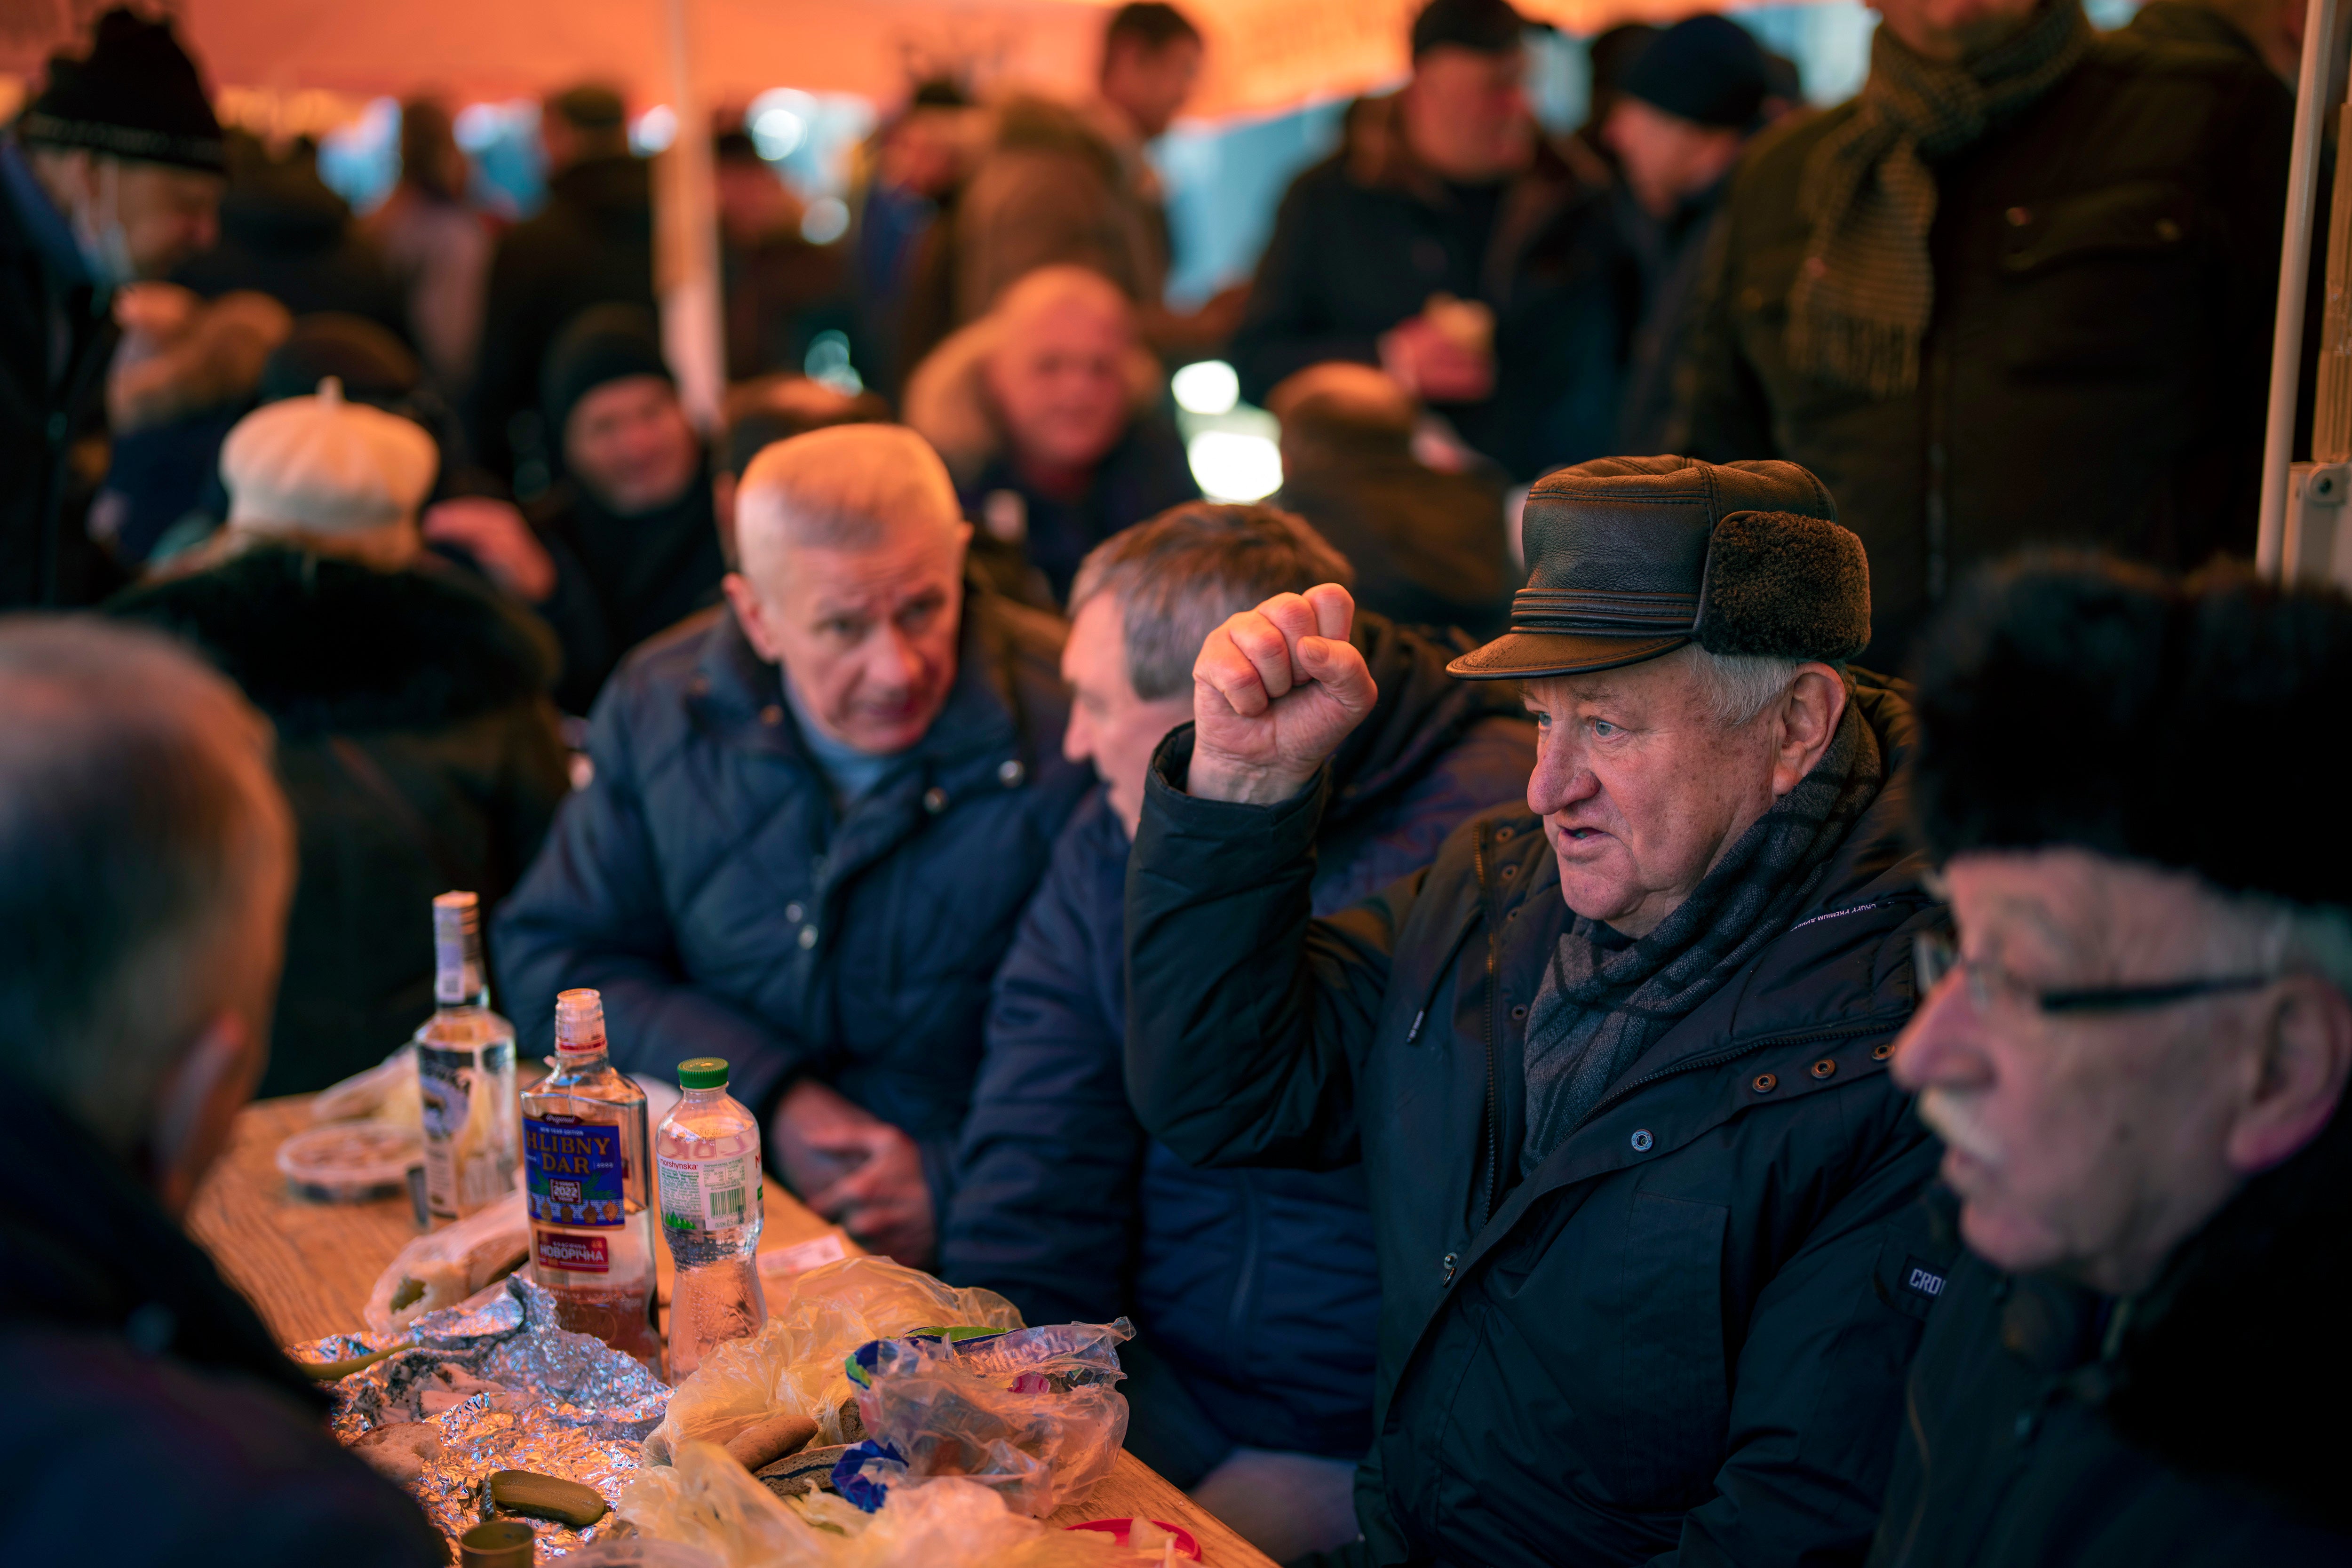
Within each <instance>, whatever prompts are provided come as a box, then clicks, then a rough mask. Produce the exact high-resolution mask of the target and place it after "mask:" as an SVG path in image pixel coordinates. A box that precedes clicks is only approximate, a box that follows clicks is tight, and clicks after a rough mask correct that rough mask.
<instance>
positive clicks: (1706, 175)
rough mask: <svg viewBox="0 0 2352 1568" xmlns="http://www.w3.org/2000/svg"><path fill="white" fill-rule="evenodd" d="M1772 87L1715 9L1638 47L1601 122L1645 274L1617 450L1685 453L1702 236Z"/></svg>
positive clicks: (1710, 228) (1620, 204) (1732, 25)
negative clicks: (1686, 377)
mask: <svg viewBox="0 0 2352 1568" xmlns="http://www.w3.org/2000/svg"><path fill="white" fill-rule="evenodd" d="M1770 91H1771V80H1770V76H1769V70H1768V68H1767V67H1766V64H1765V58H1764V51H1763V49H1762V48H1761V47H1759V46H1758V44H1757V42H1756V39H1755V37H1754V35H1752V34H1751V33H1749V32H1748V29H1747V28H1745V27H1743V26H1740V25H1739V24H1738V23H1737V22H1734V21H1730V20H1728V19H1727V18H1725V17H1722V16H1693V17H1692V18H1690V20H1688V21H1686V22H1677V23H1675V25H1674V26H1671V27H1669V28H1667V29H1666V30H1665V31H1664V33H1662V34H1660V35H1659V36H1658V37H1657V38H1656V39H1655V40H1654V41H1653V42H1652V43H1651V44H1650V46H1649V47H1647V48H1646V49H1644V50H1643V52H1642V55H1641V58H1639V59H1637V60H1635V61H1634V62H1633V67H1632V68H1631V69H1630V70H1628V71H1627V72H1626V74H1625V78H1624V80H1623V82H1622V85H1621V87H1620V89H1619V91H1618V93H1617V96H1616V101H1615V102H1614V103H1613V104H1612V106H1611V108H1610V110H1609V118H1608V120H1607V121H1606V122H1604V123H1603V125H1602V126H1601V139H1602V140H1603V141H1605V142H1608V143H1609V145H1610V147H1611V149H1612V151H1614V152H1615V153H1616V154H1617V168H1618V173H1619V175H1620V178H1621V181H1622V184H1620V185H1619V186H1618V189H1617V192H1616V196H1615V207H1616V215H1617V221H1618V226H1619V232H1620V234H1621V235H1622V237H1623V239H1624V242H1625V247H1626V249H1627V251H1628V253H1629V254H1630V257H1631V259H1632V262H1633V267H1634V268H1635V270H1636V272H1637V273H1638V275H1639V277H1640V279H1641V290H1640V305H1639V310H1640V314H1639V316H1638V317H1637V318H1636V325H1635V326H1634V329H1633V344H1632V347H1631V349H1630V351H1629V353H1628V354H1627V359H1626V367H1625V380H1624V384H1623V391H1622V394H1621V398H1622V401H1621V402H1620V403H1619V405H1618V410H1617V431H1618V436H1617V447H1618V449H1619V450H1620V451H1622V452H1627V453H1632V454H1635V455H1639V456H1643V457H1649V456H1655V455H1658V454H1662V453H1666V452H1678V451H1680V450H1681V449H1682V447H1683V445H1684V443H1683V440H1682V432H1681V430H1680V429H1679V427H1678V421H1677V419H1676V404H1675V374H1676V372H1677V371H1679V370H1680V368H1681V365H1682V358H1683V348H1684V344H1685V341H1686V340H1687V339H1688V337H1689V335H1690V325H1691V322H1692V321H1693V319H1694V318H1695V317H1696V315H1697V313H1698V307H1699V300H1698V293H1699V280H1700V275H1701V272H1702V269H1703V263H1704V262H1705V260H1706V239H1707V236H1708V235H1709V234H1711V233H1713V232H1714V229H1715V215H1716V212H1717V209H1718V208H1720V207H1721V206H1722V205H1723V193H1724V191H1725V189H1726V188H1727V187H1728V186H1729V184H1730V183H1731V171H1732V169H1733V167H1734V166H1735V165H1737V164H1738V162H1739V154H1740V153H1741V151H1742V150H1743V149H1744V148H1745V147H1746V146H1747V143H1748V136H1749V135H1750V134H1751V133H1752V132H1755V131H1756V129H1757V128H1758V127H1759V125H1760V124H1762V122H1763V113H1764V101H1765V99H1766V97H1767V96H1768V95H1769V93H1770Z"/></svg>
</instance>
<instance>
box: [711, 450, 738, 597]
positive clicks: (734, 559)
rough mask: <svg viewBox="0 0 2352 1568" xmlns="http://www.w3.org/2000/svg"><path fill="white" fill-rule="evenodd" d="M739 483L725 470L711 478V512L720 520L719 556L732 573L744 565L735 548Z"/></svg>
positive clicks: (722, 469)
mask: <svg viewBox="0 0 2352 1568" xmlns="http://www.w3.org/2000/svg"><path fill="white" fill-rule="evenodd" d="M738 483H739V481H738V480H737V479H736V478H735V476H734V475H732V474H730V473H729V472H728V471H727V470H726V469H724V468H721V469H719V471H718V472H717V473H715V474H713V475H711V476H710V510H711V512H712V514H713V515H714V516H716V517H717V518H718V520H719V558H720V559H721V560H723V561H725V562H726V563H727V567H728V570H729V571H730V572H731V571H733V570H734V569H735V568H736V567H738V566H740V565H741V564H742V563H743V557H742V555H741V554H740V552H738V551H737V549H736V546H735V488H736V485H737V484H738Z"/></svg>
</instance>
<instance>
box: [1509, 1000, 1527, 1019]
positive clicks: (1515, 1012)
mask: <svg viewBox="0 0 2352 1568" xmlns="http://www.w3.org/2000/svg"><path fill="white" fill-rule="evenodd" d="M1511 1016H1512V1017H1514V1018H1524V1017H1526V1016H1528V1008H1527V1004H1526V1003H1524V1002H1522V1003H1521V1004H1519V1005H1517V1006H1516V1007H1514V1008H1512V1009H1511Z"/></svg>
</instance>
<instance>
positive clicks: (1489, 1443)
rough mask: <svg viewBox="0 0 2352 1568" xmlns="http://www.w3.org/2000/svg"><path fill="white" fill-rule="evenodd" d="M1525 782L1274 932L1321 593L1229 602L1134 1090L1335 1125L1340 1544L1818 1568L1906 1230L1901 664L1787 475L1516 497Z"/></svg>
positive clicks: (1513, 660)
mask: <svg viewBox="0 0 2352 1568" xmlns="http://www.w3.org/2000/svg"><path fill="white" fill-rule="evenodd" d="M1526 516H1527V524H1526V525H1527V537H1528V543H1529V558H1530V561H1531V563H1532V567H1533V571H1532V574H1531V585H1530V586H1529V587H1528V589H1527V590H1526V591H1524V592H1522V593H1521V594H1520V595H1518V597H1517V602H1516V604H1515V605H1514V609H1513V618H1512V626H1513V629H1512V630H1511V632H1509V633H1508V634H1507V635H1506V636H1505V637H1501V638H1500V639H1498V640H1496V641H1495V642H1493V643H1490V644H1488V645H1486V647H1482V648H1479V649H1478V650H1477V651H1475V652H1474V653H1470V654H1467V655H1465V656H1464V657H1462V658H1459V659H1456V660H1455V661H1454V664H1453V665H1452V666H1451V667H1450V668H1451V669H1452V672H1453V673H1454V674H1455V675H1457V676H1460V677H1463V678H1465V679H1516V680H1518V681H1521V682H1522V683H1523V689H1524V693H1525V697H1526V700H1527V706H1528V710H1529V711H1530V712H1531V713H1532V714H1533V715H1534V716H1535V719H1536V722H1537V725H1538V757H1537V762H1536V766H1535V772H1534V774H1533V776H1532V777H1530V778H1529V780H1528V800H1527V808H1526V809H1525V810H1519V809H1516V808H1514V809H1509V810H1506V811H1502V812H1499V813H1494V814H1489V815H1487V816H1481V817H1478V818H1476V819H1474V820H1473V821H1471V822H1470V823H1467V824H1465V826H1462V827H1461V828H1459V829H1457V830H1456V831H1455V832H1454V835H1453V836H1452V837H1450V838H1449V839H1448V840H1447V841H1446V843H1445V844H1444V847H1442V848H1441V850H1440V851H1439V854H1438V857H1437V860H1436V863H1435V864H1434V865H1433V866H1432V867H1431V868H1428V869H1427V870H1425V871H1423V872H1420V873H1418V874H1416V875H1414V876H1412V877H1410V878H1407V879H1404V880H1402V881H1400V882H1398V883H1395V884H1393V885H1392V886H1391V887H1390V888H1389V889H1387V890H1386V891H1384V892H1383V893H1381V895H1379V896H1378V897H1376V898H1374V899H1372V900H1370V901H1369V902H1367V903H1365V904H1362V905H1360V906H1358V907H1357V908H1356V909H1354V910H1349V911H1347V912H1344V913H1342V914H1340V915H1339V916H1337V917H1335V918H1331V919H1328V920H1322V921H1316V920H1311V919H1310V918H1309V910H1308V898H1309V888H1310V884H1311V881H1312V879H1313V875H1314V868H1315V863H1314V857H1313V854H1312V845H1313V843H1314V838H1315V833H1316V825H1317V822H1318V818H1319V817H1320V816H1321V815H1322V813H1323V810H1324V799H1325V795H1326V793H1327V789H1328V785H1327V783H1326V779H1327V776H1328V775H1327V772H1326V767H1327V759H1328V757H1329V755H1330V753H1331V752H1332V751H1333V749H1334V748H1335V747H1336V746H1337V745H1338V744H1339V742H1340V741H1341V739H1342V738H1343V737H1345V736H1346V734H1347V733H1348V731H1349V729H1350V728H1351V727H1352V726H1353V725H1354V724H1355V723H1356V722H1357V721H1358V720H1359V719H1360V717H1361V716H1362V715H1363V714H1364V713H1365V712H1366V711H1367V710H1369V708H1370V703H1371V700H1372V697H1373V687H1372V682H1371V679H1370V676H1369V674H1368V673H1367V672H1366V669H1365V668H1364V665H1363V662H1362V660H1361V658H1360V656H1358V655H1357V654H1356V653H1355V651H1354V650H1353V648H1352V647H1350V646H1349V643H1348V641H1347V640H1346V639H1347V633H1348V627H1349V620H1350V617H1351V614H1352V606H1351V605H1350V604H1349V599H1348V595H1347V594H1346V593H1345V591H1344V590H1342V589H1340V588H1338V587H1336V586H1330V585H1325V586H1322V587H1318V588H1316V589H1314V590H1313V591H1311V592H1310V593H1308V594H1307V595H1303V596H1301V595H1283V596H1280V597H1277V598H1274V599H1269V600H1267V601H1266V602H1265V604H1264V605H1260V606H1259V607H1258V608H1257V609H1255V610H1253V611H1249V612H1245V613H1244V614H1242V615H1239V616H1234V617H1233V618H1232V619H1230V620H1228V621H1227V622H1226V623H1225V624H1224V626H1222V627H1221V628H1219V630H1218V631H1216V632H1215V633H1214V634H1213V635H1212V636H1211V637H1210V638H1209V639H1208V641H1207V643H1206V644H1205V645H1204V646H1203V647H1202V651H1201V655H1200V658H1199V662H1198V664H1197V665H1196V667H1195V669H1194V676H1193V679H1194V718H1195V722H1194V725H1193V727H1192V729H1191V730H1183V729H1180V730H1178V731H1175V732H1174V733H1173V734H1171V736H1170V737H1169V738H1168V739H1167V740H1166V741H1165V742H1163V743H1162V745H1161V747H1160V752H1158V754H1157V755H1156V756H1155V758H1154V759H1153V767H1152V772H1151V776H1150V779H1149V781H1148V783H1147V785H1146V799H1145V804H1144V810H1143V816H1142V823H1141V828H1140V831H1139V834H1138V836H1137V838H1136V843H1135V849H1134V854H1133V858H1132V861H1131V866H1130V870H1129V883H1128V930H1129V988H1130V993H1131V997H1132V1000H1131V1003H1130V1006H1129V1036H1128V1078H1129V1090H1130V1093H1131V1094H1132V1096H1133V1098H1134V1100H1135V1103H1136V1107H1137V1110H1138V1111H1139V1113H1140V1115H1141V1118H1142V1120H1143V1121H1144V1123H1145V1125H1146V1126H1147V1127H1149V1128H1150V1131H1152V1132H1153V1134H1154V1135H1156V1136H1157V1137H1159V1138H1160V1140H1162V1141H1163V1142H1165V1143H1167V1144H1168V1146H1169V1147H1171V1149H1173V1150H1175V1151H1176V1152H1178V1154H1180V1155H1181V1157H1183V1158H1184V1159H1187V1160H1190V1161H1192V1162H1195V1163H1208V1164H1234V1165H1240V1164H1265V1165H1292V1166H1308V1167H1321V1166H1329V1165H1335V1164H1339V1163H1343V1162H1346V1161H1349V1160H1354V1159H1358V1158H1359V1157H1360V1158H1361V1160H1362V1162H1363V1164H1364V1170H1365V1173H1366V1178H1367V1181H1368V1184H1369V1186H1370V1201H1371V1209H1372V1220H1373V1226H1374V1234H1375V1240H1376V1245H1377V1247H1378V1252H1379V1257H1380V1264H1381V1289H1382V1291H1383V1305H1382V1322H1381V1343H1380V1362H1379V1372H1378V1384H1377V1389H1376V1401H1377V1403H1376V1406H1375V1411H1374V1429H1375V1433H1376V1436H1375V1439H1374V1447H1373V1449H1372V1452H1371V1454H1370V1458H1368V1460H1367V1462H1366V1464H1365V1466H1364V1468H1363V1469H1362V1470H1361V1471H1360V1475H1359V1479H1358V1488H1357V1506H1358V1512H1359V1515H1360V1520H1361V1522H1362V1523H1363V1526H1364V1529H1365V1532H1366V1536H1367V1541H1366V1543H1365V1545H1364V1547H1363V1548H1362V1549H1361V1550H1362V1551H1363V1552H1366V1553H1368V1554H1369V1558H1370V1561H1374V1562H1379V1563H1433V1562H1445V1563H1479V1564H1502V1563H1539V1562H1540V1563H1553V1562H1561V1561H1570V1562H1575V1563H1637V1562H1638V1563H1676V1562H1683V1563H1792V1562H1805V1563H1835V1562H1853V1561H1858V1560H1859V1558H1860V1557H1861V1555H1862V1553H1863V1552H1864V1550H1865V1549H1866V1547H1867V1544H1868V1542H1869V1537H1870V1532H1871V1529H1872V1526H1873V1523H1874V1517H1875V1514H1876V1510H1877V1505H1878V1500H1879V1497H1880V1493H1881V1490H1882V1489H1883V1487H1884V1485H1885V1479H1886V1470H1887V1464H1888V1455H1889V1454H1890V1452H1891V1450H1892V1448H1893V1447H1894V1438H1895V1418H1896V1412H1897V1408H1898V1404H1899V1398H1900V1386H1901V1381H1902V1374H1903V1369H1904V1366H1905V1364H1906V1363H1907V1362H1908V1360H1909V1359H1910V1355H1911V1352H1912V1350H1913V1347H1914V1345H1915V1344H1916V1341H1917V1337H1918V1333H1919V1330H1920V1324H1921V1322H1922V1321H1924V1319H1925V1317H1926V1314H1927V1309H1928V1307H1929V1306H1930V1305H1931V1304H1932V1303H1933V1300H1934V1298H1935V1295H1936V1293H1937V1291H1938V1290H1939V1289H1941V1285H1942V1279H1943V1274H1944V1259H1945V1257H1946V1252H1945V1250H1944V1249H1943V1248H1941V1247H1938V1245H1937V1243H1936V1242H1935V1241H1934V1240H1933V1239H1932V1237H1931V1233H1930V1231H1929V1227H1928V1225H1927V1216H1926V1214H1925V1212H1924V1210H1923V1209H1922V1207H1921V1205H1918V1204H1917V1203H1916V1198H1917V1196H1918V1194H1919V1191H1920V1189H1921V1187H1922V1186H1923V1185H1924V1184H1926V1182H1927V1180H1928V1179H1929V1177H1930V1176H1931V1175H1932V1173H1933V1171H1934V1167H1935V1162H1936V1155H1937V1151H1936V1149H1935V1145H1934V1143H1933V1141H1932V1140H1931V1139H1930V1138H1929V1137H1928V1136H1927V1132H1926V1131H1925V1129H1923V1128H1922V1127H1921V1126H1920V1125H1919V1123H1918V1122H1917V1121H1916V1118H1915V1117H1914V1116H1913V1114H1912V1112H1911V1110H1910V1108H1909V1106H1908V1104H1907V1102H1906V1100H1905V1098H1904V1096H1903V1094H1902V1092H1901V1090H1900V1089H1897V1088H1896V1087H1895V1084H1894V1083H1893V1082H1892V1081H1891V1079H1889V1078H1888V1076H1887V1072H1886V1062H1885V1058H1887V1056H1888V1054H1889V1052H1890V1050H1891V1047H1892V1044H1893V1041H1894V1037H1895V1033H1896V1031H1897V1030H1898V1029H1899V1028H1900V1027H1901V1026H1902V1025H1903V1023H1904V1021H1905V1020H1906V1018H1907V1017H1908V1016H1909V1014H1910V1012H1911V1007H1912V1002H1913V985H1912V978H1911V961H1910V954H1911V949H1912V938H1913V937H1914V935H1915V934H1916V932H1918V931H1921V930H1923V929H1927V928H1930V927H1933V926H1935V925H1936V924H1937V921H1938V919H1939V917H1938V915H1937V912H1936V910H1935V908H1934V904H1933V900H1931V899H1930V898H1929V897H1928V896H1927V894H1926V893H1925V892H1924V891H1923V890H1922V889H1921V887H1920V882H1919V879H1920V871H1921V868H1920V865H1919V863H1918V862H1917V861H1916V859H1915V858H1913V857H1912V855H1911V854H1910V852H1909V851H1908V850H1907V848H1906V846H1905V844H1904V842H1903V839H1902V820H1903V817H1904V802H1903V799H1902V793H1903V792H1902V789H1901V786H1900V785H1899V784H1897V783H1896V782H1895V781H1896V775H1897V770H1898V769H1899V767H1900V765H1901V763H1902V762H1903V758H1904V754H1905V752H1906V748H1907V746H1908V744H1909V735H1910V729H1911V719H1910V711H1909V708H1908V705H1907V702H1906V697H1905V695H1904V690H1903V689H1902V688H1900V687H1898V686H1897V685H1895V683H1893V682H1891V681H1888V680H1886V679H1884V678H1882V677H1879V676H1875V675H1871V674H1867V673H1865V672H1864V671H1861V670H1858V669H1851V668H1846V667H1845V665H1844V663H1843V661H1844V660H1845V659H1846V658H1849V657H1851V656H1852V655H1853V653H1854V652H1856V651H1857V650H1858V649H1860V648H1861V647H1862V646H1863V645H1864V643H1865V642H1866V641H1867V640H1868V638H1869V626H1870V620H1869V615H1870V609H1869V601H1868V589H1867V586H1866V584H1867V581H1868V569H1867V565H1866V563H1865V562H1864V558H1863V552H1862V547H1861V544H1860V542H1858V541H1856V540H1855V539H1854V537H1853V535H1852V534H1851V533H1849V532H1847V531H1845V530H1843V528H1840V527H1839V526H1837V524H1836V522H1835V521H1834V517H1835V509H1834V507H1833V506H1832V502H1831V500H1830V497H1829V495H1828V493H1827V492H1826V491H1825V490H1824V489H1822V486H1821V484H1820V483H1819V481H1817V480H1816V479H1813V477H1812V476H1811V474H1809V473H1807V472H1805V471H1804V470H1803V469H1802V468H1796V467H1794V466H1793V465H1790V464H1787V463H1738V464H1731V465H1727V466H1722V467H1717V466H1712V465H1708V464H1704V463H1696V462H1693V461H1690V460H1688V459H1685V458H1618V459H1611V460H1603V461H1600V462H1594V463H1588V464H1584V465H1581V466H1580V467H1578V468H1570V469H1567V470H1563V471H1562V472H1559V473H1556V474H1553V475H1550V476H1549V477H1547V478H1546V479H1543V480H1541V481H1539V482H1538V484H1537V485H1536V487H1535V489H1534V491H1533V493H1532V495H1531V496H1530V497H1529V499H1528V508H1527V514H1526Z"/></svg>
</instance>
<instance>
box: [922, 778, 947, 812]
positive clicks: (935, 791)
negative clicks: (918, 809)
mask: <svg viewBox="0 0 2352 1568" xmlns="http://www.w3.org/2000/svg"><path fill="white" fill-rule="evenodd" d="M947 808H948V792H947V791H945V790H943V789H941V788H940V786H939V785H937V784H933V785H932V786H931V787H930V788H929V789H927V790H925V791H924V792H923V809H924V810H925V811H928V812H929V813H930V814H931V815H932V816H938V815H939V814H940V813H941V812H943V811H945V810H946V809H947Z"/></svg>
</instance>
